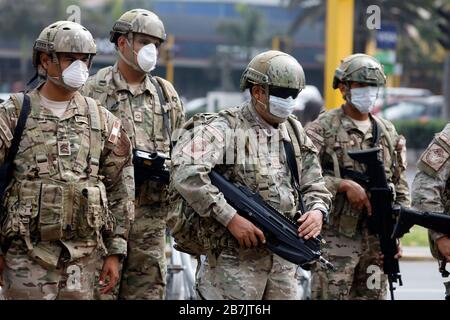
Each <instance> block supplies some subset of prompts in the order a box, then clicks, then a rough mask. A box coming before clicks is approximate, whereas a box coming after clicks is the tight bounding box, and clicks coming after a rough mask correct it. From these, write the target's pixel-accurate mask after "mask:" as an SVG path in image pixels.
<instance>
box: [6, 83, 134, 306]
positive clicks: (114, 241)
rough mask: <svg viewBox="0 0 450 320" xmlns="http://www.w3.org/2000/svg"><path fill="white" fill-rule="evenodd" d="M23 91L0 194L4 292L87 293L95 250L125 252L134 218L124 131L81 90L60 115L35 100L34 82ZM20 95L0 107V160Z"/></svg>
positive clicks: (31, 295)
mask: <svg viewBox="0 0 450 320" xmlns="http://www.w3.org/2000/svg"><path fill="white" fill-rule="evenodd" d="M29 96H30V99H31V106H32V109H31V114H30V116H29V118H28V121H27V125H26V128H25V131H24V134H23V137H22V140H21V143H20V147H19V151H18V153H17V156H16V159H15V161H14V163H15V165H16V169H15V172H14V180H13V183H12V185H11V187H10V188H9V190H8V192H7V195H6V197H5V199H4V206H5V208H6V210H7V216H6V221H5V222H4V224H3V225H2V235H3V236H4V237H5V238H7V239H15V238H17V239H16V240H14V241H13V242H12V243H11V246H10V248H9V250H8V251H7V253H6V255H5V260H6V269H5V273H4V276H5V282H6V285H5V287H4V295H5V297H6V298H15V299H17V298H19V299H92V298H93V288H94V266H95V264H96V263H98V260H99V257H100V255H101V254H105V253H107V254H108V255H112V254H118V255H122V256H125V255H126V252H127V250H126V238H127V232H128V230H129V223H130V220H132V218H133V203H132V200H133V191H134V180H133V172H132V170H131V169H132V165H131V144H130V141H129V139H128V138H127V136H126V134H125V133H124V132H123V131H122V132H121V134H120V137H119V136H118V133H119V131H118V130H120V121H119V120H118V119H117V118H116V117H114V116H113V115H112V114H110V113H109V112H108V111H106V110H105V109H104V108H103V107H101V106H99V105H97V104H96V103H95V102H94V101H93V100H91V99H89V98H84V97H83V96H81V95H80V94H79V93H76V94H75V96H74V98H73V99H72V100H71V102H70V104H69V106H68V109H67V110H66V112H65V114H64V116H63V117H62V118H61V119H59V118H58V117H55V116H54V115H53V114H52V113H51V112H50V111H48V110H46V109H44V108H42V107H41V106H40V97H39V94H38V91H37V90H36V89H35V90H33V91H32V92H30V93H29ZM20 98H21V97H20V96H15V97H14V98H12V99H10V100H8V101H7V102H6V103H4V104H3V105H2V106H1V108H0V122H1V124H2V125H1V128H0V131H1V132H0V144H1V148H0V157H1V161H3V160H4V158H5V154H6V152H7V150H8V148H9V146H10V143H11V139H10V137H11V135H12V132H14V128H15V123H16V120H17V118H18V114H19V113H20V108H21V102H20V101H18V100H20ZM57 133H58V137H57ZM66 144H67V145H66ZM94 144H97V146H98V147H92V146H93V145H94ZM66 146H68V148H66ZM97 161H98V162H97ZM84 193H87V194H86V195H85V197H83V195H84ZM83 201H85V202H83ZM108 203H109V205H108ZM91 208H92V209H91ZM111 214H112V215H111ZM114 221H115V228H114V229H113V222H114ZM4 240H5V239H4ZM104 248H106V250H107V251H106V252H103V251H104V250H103V249H104ZM76 276H79V277H81V280H80V281H78V280H76V279H75V278H74V277H76ZM70 281H75V282H73V283H71V282H70Z"/></svg>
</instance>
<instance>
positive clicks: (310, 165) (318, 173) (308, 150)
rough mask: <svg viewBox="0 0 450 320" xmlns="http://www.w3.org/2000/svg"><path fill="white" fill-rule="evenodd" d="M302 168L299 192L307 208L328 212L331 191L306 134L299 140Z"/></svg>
mask: <svg viewBox="0 0 450 320" xmlns="http://www.w3.org/2000/svg"><path fill="white" fill-rule="evenodd" d="M301 152H302V168H301V181H300V185H301V192H302V194H303V196H304V200H305V204H306V206H307V208H308V210H315V209H317V210H324V211H325V212H329V210H330V206H331V199H332V196H331V193H330V192H329V191H328V190H327V188H326V185H325V180H324V178H323V176H322V168H321V166H320V163H319V158H318V150H317V148H316V147H315V146H314V144H313V142H312V141H311V139H309V138H308V136H307V135H306V134H304V135H303V141H302V142H301Z"/></svg>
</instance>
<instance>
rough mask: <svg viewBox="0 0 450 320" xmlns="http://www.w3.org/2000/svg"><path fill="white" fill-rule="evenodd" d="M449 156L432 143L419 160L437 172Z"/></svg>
mask: <svg viewBox="0 0 450 320" xmlns="http://www.w3.org/2000/svg"><path fill="white" fill-rule="evenodd" d="M449 157H450V154H449V153H448V152H447V151H446V150H445V149H444V148H442V147H441V146H439V145H438V144H436V143H433V144H432V145H431V146H430V147H429V148H428V149H427V150H426V151H425V153H424V154H423V155H422V157H421V160H422V161H423V162H424V163H425V164H427V165H428V166H429V167H430V168H432V169H433V170H435V171H439V170H440V169H441V168H442V166H443V165H444V163H445V162H446V161H447V160H448V158H449Z"/></svg>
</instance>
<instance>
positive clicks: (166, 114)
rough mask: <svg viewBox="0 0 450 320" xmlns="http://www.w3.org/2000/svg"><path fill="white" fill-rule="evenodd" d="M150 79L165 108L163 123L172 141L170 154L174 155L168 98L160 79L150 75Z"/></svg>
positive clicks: (162, 106)
mask: <svg viewBox="0 0 450 320" xmlns="http://www.w3.org/2000/svg"><path fill="white" fill-rule="evenodd" d="M149 78H150V81H151V82H152V83H153V85H154V86H155V88H156V92H157V93H158V99H159V103H160V104H161V108H162V109H163V124H164V128H165V132H166V133H167V136H168V137H169V141H170V151H169V152H170V155H171V156H172V148H173V145H172V136H171V134H170V131H171V129H170V122H169V111H168V109H167V100H166V98H165V96H164V94H163V92H162V89H161V84H160V83H159V81H157V80H156V79H155V78H154V77H152V76H150V75H149Z"/></svg>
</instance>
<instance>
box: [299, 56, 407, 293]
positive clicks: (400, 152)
mask: <svg viewBox="0 0 450 320" xmlns="http://www.w3.org/2000/svg"><path fill="white" fill-rule="evenodd" d="M351 57H352V56H351ZM346 60H347V59H346ZM347 61H348V60H347ZM344 63H345V61H344ZM341 69H345V68H341ZM338 70H339V69H338ZM347 70H348V69H347ZM360 81H361V82H365V80H360ZM372 117H373V119H374V121H376V122H377V123H378V124H379V128H381V135H380V140H379V146H380V147H381V148H382V152H383V160H384V163H385V168H386V176H387V179H388V182H389V183H390V184H391V185H392V187H393V190H395V197H394V201H395V203H397V204H400V205H404V206H408V205H409V191H408V185H407V181H406V177H405V172H404V171H405V169H406V148H405V139H404V138H403V136H400V135H398V134H397V132H396V130H395V128H394V126H393V125H392V124H391V123H390V122H389V121H386V120H383V119H380V118H378V117H376V116H372ZM371 126H372V125H371ZM306 133H307V135H308V136H309V137H310V138H311V140H312V141H313V142H314V144H315V146H316V147H317V149H318V150H319V159H320V163H321V165H322V168H323V175H324V179H325V183H326V186H327V189H328V190H329V191H330V192H331V193H332V195H333V197H334V199H333V207H332V210H331V212H330V223H329V225H327V226H325V227H324V228H323V233H322V235H323V237H324V239H325V240H326V241H327V245H326V246H325V247H324V253H325V255H327V254H328V258H329V259H330V261H331V262H332V263H333V264H334V265H335V267H336V268H337V269H338V270H337V271H328V270H323V269H322V268H320V266H318V265H315V266H314V267H313V268H312V298H313V299H383V298H384V296H385V294H386V280H387V278H386V276H385V275H384V274H382V275H381V282H380V284H381V285H380V288H379V289H372V288H369V286H368V281H369V282H370V278H369V276H370V275H371V274H372V271H371V270H373V271H375V270H377V271H378V268H375V269H371V268H373V267H370V266H379V263H378V260H379V259H378V256H379V255H378V253H379V252H380V243H379V241H378V239H377V238H376V236H374V235H371V234H370V233H369V231H368V225H367V215H366V213H365V211H362V210H357V209H354V208H352V207H351V205H350V202H349V201H348V200H347V197H346V194H345V193H338V192H337V191H338V188H339V185H340V183H341V181H342V179H344V178H345V179H351V178H349V177H348V176H345V175H344V174H342V175H341V171H343V169H346V170H353V171H357V172H364V171H365V168H364V166H363V165H361V164H359V163H357V162H356V161H354V160H352V159H351V158H350V157H349V156H348V154H347V151H349V150H364V149H368V148H371V147H372V142H373V139H374V137H373V136H372V129H371V128H369V130H368V131H367V132H366V133H363V132H361V131H360V130H359V129H358V126H357V125H356V124H355V123H354V122H353V121H352V118H350V117H349V116H348V115H346V114H345V113H344V111H343V109H342V108H338V109H334V110H331V111H328V112H325V113H322V114H321V115H320V116H319V118H318V119H316V120H315V121H313V122H312V123H310V124H309V125H308V126H307V127H306ZM380 268H381V267H380ZM381 272H382V271H381ZM376 276H377V275H376Z"/></svg>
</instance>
